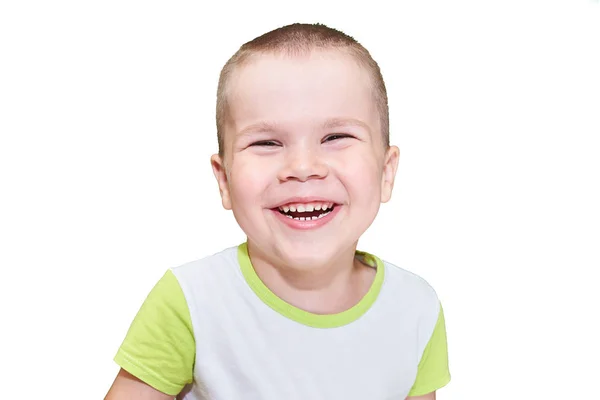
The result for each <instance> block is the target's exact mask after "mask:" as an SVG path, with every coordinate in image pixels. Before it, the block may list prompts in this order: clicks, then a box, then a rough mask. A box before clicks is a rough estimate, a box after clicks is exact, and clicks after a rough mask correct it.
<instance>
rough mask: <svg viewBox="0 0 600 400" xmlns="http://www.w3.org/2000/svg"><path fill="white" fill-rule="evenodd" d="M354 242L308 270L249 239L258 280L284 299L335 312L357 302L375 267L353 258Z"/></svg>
mask: <svg viewBox="0 0 600 400" xmlns="http://www.w3.org/2000/svg"><path fill="white" fill-rule="evenodd" d="M355 252H356V243H355V244H354V245H353V246H352V247H351V248H349V249H346V250H344V251H343V252H341V253H340V254H338V255H337V256H336V257H334V260H330V261H328V262H325V263H323V264H322V265H318V266H313V267H312V268H309V269H303V268H299V267H297V266H293V265H286V263H284V262H283V260H281V259H277V258H274V257H269V256H268V255H267V254H265V253H263V252H261V251H260V250H259V249H258V248H257V247H256V246H254V245H253V244H252V243H251V242H250V241H248V254H249V256H250V260H251V262H252V266H253V268H254V270H255V271H256V274H257V275H258V277H259V278H260V280H261V281H262V282H263V283H264V284H265V286H267V287H268V288H269V289H270V290H271V291H272V292H273V293H274V294H275V295H276V296H278V297H279V298H280V299H282V300H284V301H285V302H287V303H289V304H291V305H293V306H295V307H297V308H300V309H303V310H305V311H308V312H312V313H315V314H335V313H339V312H342V311H345V310H347V309H349V308H351V307H353V306H354V305H356V304H357V303H358V302H359V301H360V300H361V299H362V298H363V297H364V295H365V294H366V293H367V292H368V290H369V289H370V287H371V284H372V283H373V280H374V277H375V273H376V270H375V268H372V267H370V266H367V265H365V264H363V263H362V262H361V261H359V260H357V259H356V257H355Z"/></svg>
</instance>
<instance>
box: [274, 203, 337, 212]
mask: <svg viewBox="0 0 600 400" xmlns="http://www.w3.org/2000/svg"><path fill="white" fill-rule="evenodd" d="M330 208H333V203H304V204H288V205H285V206H281V207H279V209H280V210H282V211H283V212H289V211H291V212H296V211H297V212H312V211H315V210H316V211H320V210H323V211H326V210H327V209H330Z"/></svg>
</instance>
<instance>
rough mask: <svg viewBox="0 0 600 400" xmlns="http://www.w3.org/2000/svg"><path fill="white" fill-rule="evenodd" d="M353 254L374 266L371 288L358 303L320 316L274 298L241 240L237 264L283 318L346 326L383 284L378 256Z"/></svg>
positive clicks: (313, 324) (322, 325)
mask: <svg viewBox="0 0 600 400" xmlns="http://www.w3.org/2000/svg"><path fill="white" fill-rule="evenodd" d="M356 256H357V257H360V258H361V261H362V262H364V263H365V264H367V265H371V266H373V267H375V268H377V273H376V274H375V279H374V281H373V284H372V285H371V288H370V289H369V291H368V292H367V294H366V295H365V296H364V297H363V298H362V299H361V300H360V302H358V304H356V305H354V306H353V307H352V308H350V309H348V310H346V311H343V312H341V313H338V314H328V315H320V314H313V313H310V312H308V311H304V310H302V309H300V308H297V307H294V306H293V305H291V304H289V303H286V302H285V301H283V300H282V299H280V298H279V297H277V296H276V295H275V294H274V293H273V292H272V291H271V290H270V289H269V288H268V287H267V286H266V285H265V284H264V283H263V282H262V281H261V280H260V278H259V277H258V275H257V274H256V271H255V270H254V267H253V266H252V262H251V261H250V256H249V255H248V243H247V242H246V243H242V244H241V245H239V246H238V261H239V263H240V267H241V270H242V274H243V275H244V278H245V279H246V282H247V283H248V285H249V286H250V288H252V290H253V291H254V293H256V295H257V296H258V297H259V298H260V299H261V300H262V301H263V302H264V303H265V304H266V305H268V306H269V307H271V308H272V309H273V310H275V311H277V312H278V313H280V314H281V315H283V316H284V317H287V318H289V319H291V320H294V321H296V322H299V323H301V324H304V325H308V326H311V327H313V328H337V327H340V326H343V325H347V324H349V323H351V322H353V321H355V320H357V319H358V318H360V317H361V316H362V315H363V314H364V313H366V312H367V311H368V310H369V308H370V307H371V306H372V305H373V303H375V300H376V299H377V296H378V295H379V292H380V291H381V286H382V284H383V275H384V267H383V263H382V261H381V260H380V259H379V258H377V257H375V256H373V255H371V254H369V253H365V252H363V251H358V250H357V251H356Z"/></svg>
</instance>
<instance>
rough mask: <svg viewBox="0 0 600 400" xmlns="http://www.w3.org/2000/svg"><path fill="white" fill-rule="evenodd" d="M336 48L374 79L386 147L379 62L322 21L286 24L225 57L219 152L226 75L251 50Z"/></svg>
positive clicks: (221, 148) (225, 111) (292, 53)
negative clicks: (354, 59) (352, 59)
mask: <svg viewBox="0 0 600 400" xmlns="http://www.w3.org/2000/svg"><path fill="white" fill-rule="evenodd" d="M328 49H332V50H333V49H337V50H344V51H347V52H348V53H349V54H350V55H352V56H353V57H355V58H356V60H357V61H358V62H359V64H360V65H361V66H363V67H364V68H365V69H366V71H367V72H368V73H369V75H370V77H371V80H372V82H373V89H374V97H375V101H376V103H377V109H378V111H379V116H380V125H381V134H382V137H383V142H384V145H385V146H386V148H387V147H389V144H390V140H389V108H388V97H387V90H386V87H385V83H384V81H383V76H382V75H381V71H380V69H379V65H378V64H377V62H375V60H374V59H373V57H371V54H370V53H369V51H368V50H367V49H366V48H365V47H363V46H362V45H361V44H360V43H358V41H356V40H355V39H354V38H353V37H351V36H349V35H347V34H345V33H343V32H341V31H339V30H337V29H333V28H330V27H328V26H325V25H323V24H301V23H295V24H291V25H286V26H283V27H280V28H277V29H275V30H272V31H270V32H267V33H265V34H263V35H261V36H258V37H257V38H255V39H253V40H251V41H249V42H247V43H245V44H243V45H242V46H241V47H240V48H239V50H238V51H237V52H236V53H235V54H234V55H233V56H232V57H231V58H230V59H229V60H228V61H227V63H226V64H225V66H224V67H223V69H222V70H221V74H220V77H219V85H218V88H217V113H216V120H217V121H216V122H217V138H218V145H219V155H220V156H221V157H222V156H223V153H224V139H223V137H224V134H225V132H224V127H225V123H226V120H227V117H228V103H227V93H226V88H227V84H228V81H229V78H230V76H231V74H232V73H233V71H234V70H235V69H236V68H239V67H241V66H243V65H244V64H245V63H246V62H247V61H248V59H249V58H250V56H252V55H254V54H261V53H262V54H269V53H270V54H280V53H283V54H287V55H290V56H296V55H302V54H306V53H309V52H310V51H311V50H328Z"/></svg>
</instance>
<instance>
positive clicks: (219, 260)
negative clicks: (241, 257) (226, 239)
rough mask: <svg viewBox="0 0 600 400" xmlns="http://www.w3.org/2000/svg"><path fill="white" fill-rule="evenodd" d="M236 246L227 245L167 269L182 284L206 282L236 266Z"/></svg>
mask: <svg viewBox="0 0 600 400" xmlns="http://www.w3.org/2000/svg"><path fill="white" fill-rule="evenodd" d="M237 254H238V246H233V247H228V248H226V249H224V250H221V251H219V252H217V253H214V254H211V255H209V256H206V257H203V258H200V259H197V260H193V261H190V262H187V263H185V264H181V265H178V266H175V267H172V268H170V269H169V272H171V273H172V274H173V275H174V276H175V277H176V278H177V280H178V281H179V283H180V284H181V285H182V286H183V285H185V284H187V283H190V282H196V283H197V282H206V281H207V280H208V281H210V280H213V279H218V278H219V276H221V275H223V274H225V273H230V272H231V271H232V270H235V269H236V267H237V266H238V261H237V259H238V258H237Z"/></svg>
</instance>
